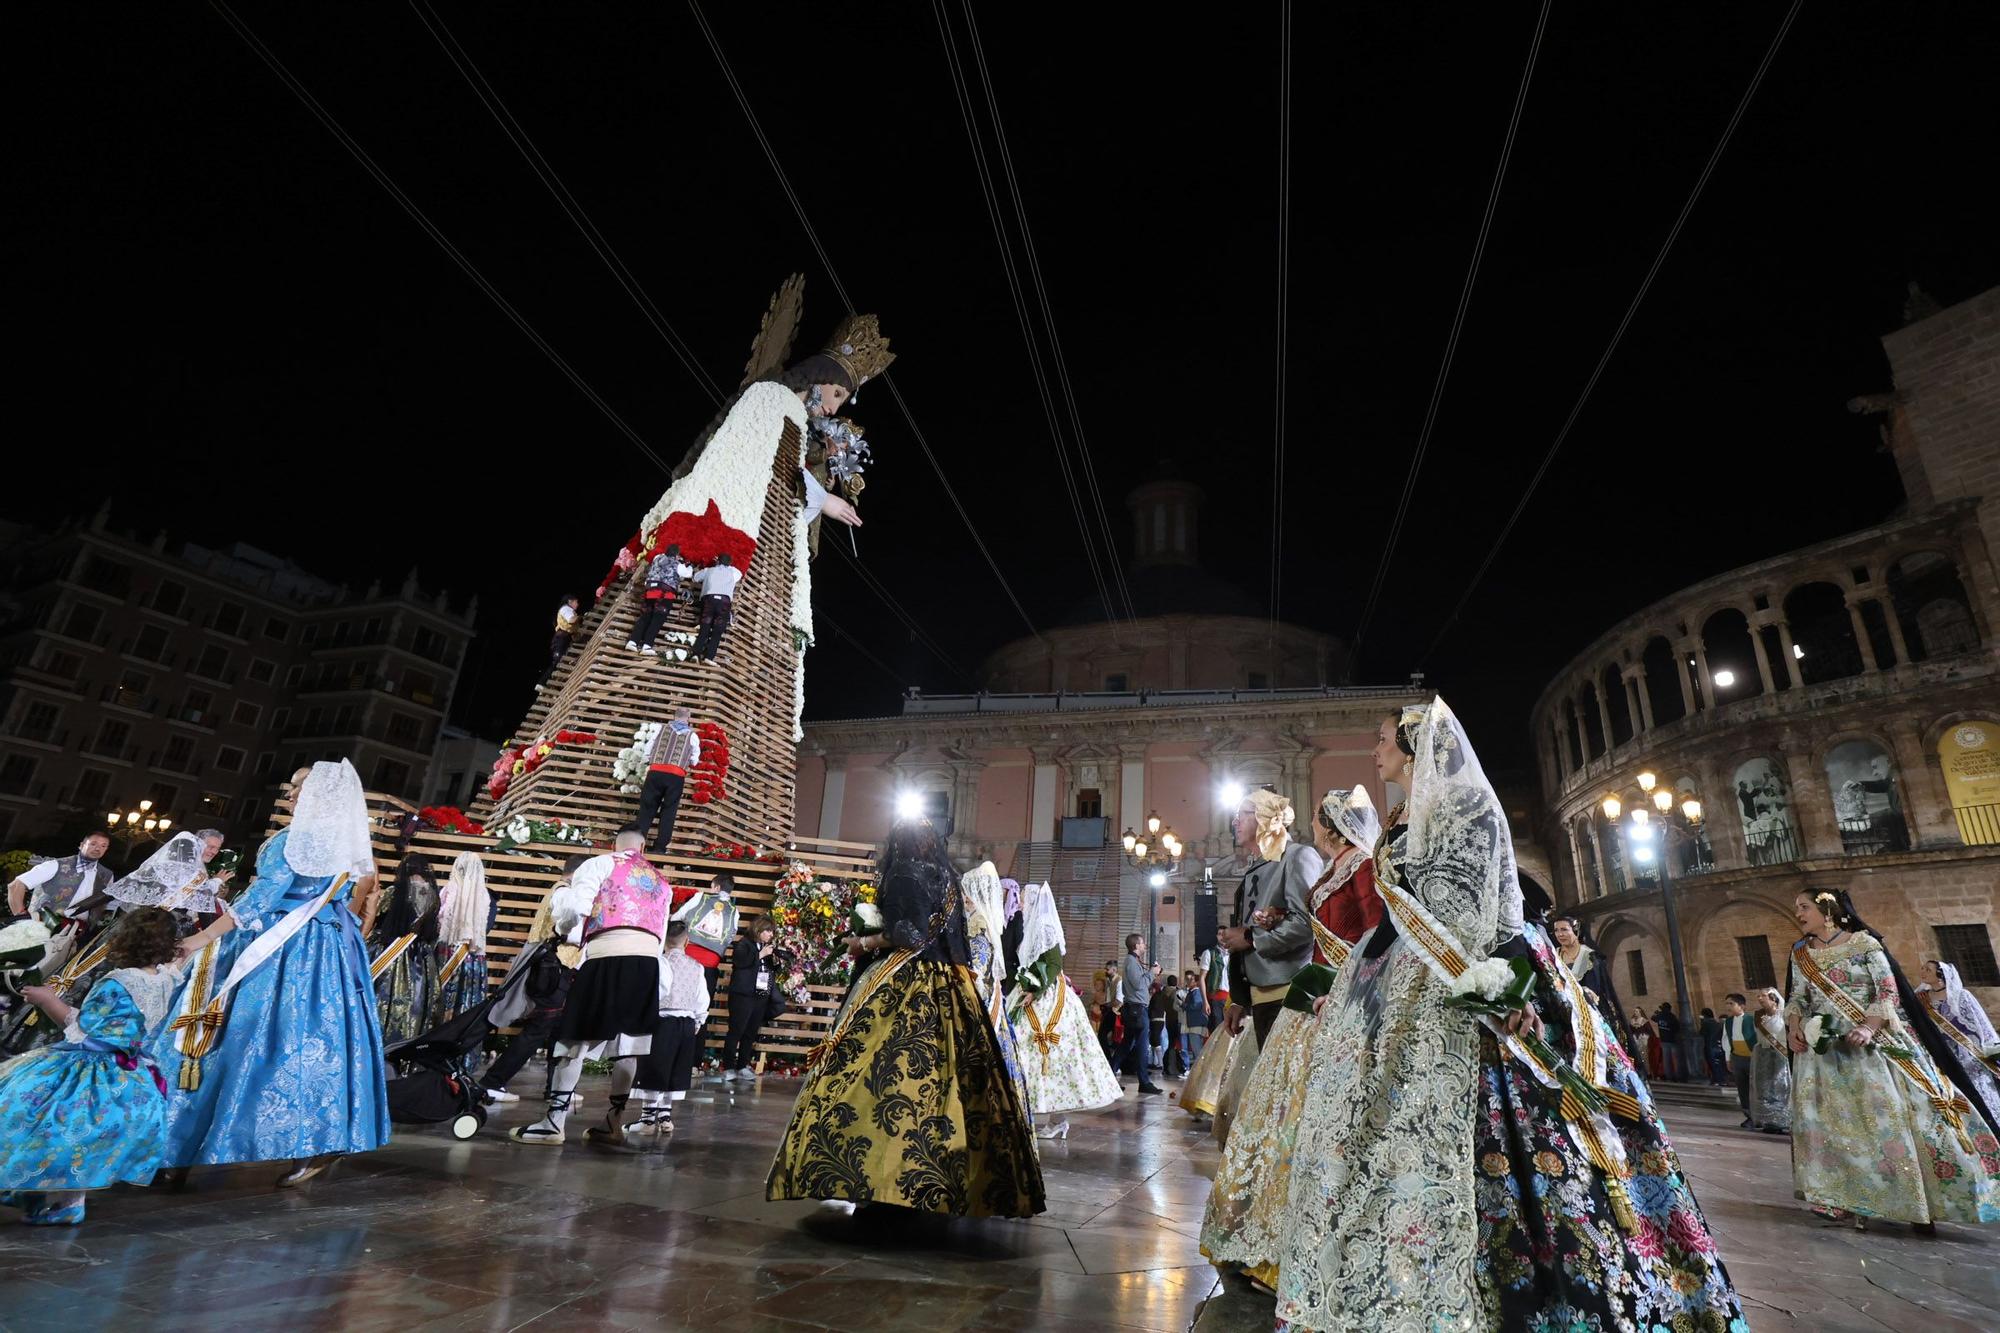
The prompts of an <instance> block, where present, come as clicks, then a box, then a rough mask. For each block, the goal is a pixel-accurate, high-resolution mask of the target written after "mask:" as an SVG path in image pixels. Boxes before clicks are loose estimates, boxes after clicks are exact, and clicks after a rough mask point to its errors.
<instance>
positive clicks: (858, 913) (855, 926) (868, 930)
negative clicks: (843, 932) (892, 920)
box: [847, 903, 884, 935]
mask: <svg viewBox="0 0 2000 1333" xmlns="http://www.w3.org/2000/svg"><path fill="white" fill-rule="evenodd" d="M883 929H884V926H883V921H882V909H881V908H880V907H877V906H876V905H875V904H874V903H856V904H854V910H853V911H851V912H849V913H848V914H847V933H848V934H850V935H880V934H881V933H882V931H883Z"/></svg>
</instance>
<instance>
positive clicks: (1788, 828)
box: [1733, 757, 1801, 866]
mask: <svg viewBox="0 0 2000 1333" xmlns="http://www.w3.org/2000/svg"><path fill="white" fill-rule="evenodd" d="M1733 796H1734V799H1735V801H1736V806H1737V812H1738V814H1739V815H1740V816H1741V818H1742V820H1743V847H1744V850H1745V851H1746V852H1748V853H1749V856H1750V864H1751V865H1753V866H1774V865H1782V864H1784V863H1785V862H1787V861H1796V860H1798V859H1799V853H1800V850H1801V849H1800V847H1799V830H1798V825H1797V824H1796V823H1795V822H1793V819H1792V784H1791V783H1790V782H1789V781H1787V780H1786V778H1785V770H1784V768H1783V767H1782V766H1781V765H1779V764H1778V762H1777V761H1776V760H1773V759H1765V758H1761V757H1760V758H1757V759H1752V760H1749V761H1748V762H1746V763H1744V764H1742V765H1741V766H1739V767H1738V768H1737V770H1736V778H1735V792H1734V793H1733Z"/></svg>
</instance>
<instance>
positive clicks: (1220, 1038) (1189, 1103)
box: [1181, 1022, 1250, 1115]
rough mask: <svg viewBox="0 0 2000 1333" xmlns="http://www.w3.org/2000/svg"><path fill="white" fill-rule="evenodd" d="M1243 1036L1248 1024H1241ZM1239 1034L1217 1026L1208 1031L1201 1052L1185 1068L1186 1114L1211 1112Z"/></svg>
mask: <svg viewBox="0 0 2000 1333" xmlns="http://www.w3.org/2000/svg"><path fill="white" fill-rule="evenodd" d="M1243 1032H1244V1036H1245V1037H1247V1036H1249V1033H1250V1025H1249V1024H1248V1023H1247V1022H1246V1023H1245V1024H1244V1025H1243ZM1240 1040H1242V1038H1239V1037H1232V1036H1230V1035H1229V1029H1228V1028H1226V1027H1218V1028H1216V1029H1215V1031H1213V1032H1211V1033H1209V1034H1208V1040H1207V1041H1205V1042H1203V1043H1202V1047H1201V1054H1200V1055H1198V1056H1196V1057H1195V1061H1194V1068H1192V1069H1190V1070H1188V1076H1187V1082H1185V1083H1183V1084H1182V1085H1181V1109H1182V1110H1183V1111H1186V1112H1187V1113H1188V1114H1189V1115H1214V1114H1215V1099H1216V1098H1217V1097H1218V1096H1220V1095H1221V1093H1222V1075H1223V1073H1224V1072H1225V1071H1227V1070H1228V1068H1229V1052H1230V1050H1231V1049H1232V1048H1234V1046H1235V1045H1236V1043H1237V1042H1238V1041H1240Z"/></svg>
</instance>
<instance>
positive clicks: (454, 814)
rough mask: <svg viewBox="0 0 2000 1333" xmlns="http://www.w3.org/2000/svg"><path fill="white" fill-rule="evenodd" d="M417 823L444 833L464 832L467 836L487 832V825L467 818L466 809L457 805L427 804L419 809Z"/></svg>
mask: <svg viewBox="0 0 2000 1333" xmlns="http://www.w3.org/2000/svg"><path fill="white" fill-rule="evenodd" d="M417 823H418V824H420V825H422V826H423V827H424V828H427V829H437V830H438V831H439V832H442V833H462V834H465V835H466V836H467V837H477V836H478V835H480V834H482V833H484V832H486V827H485V825H483V824H477V823H474V822H473V821H472V820H470V819H467V818H466V817H465V811H463V810H461V809H459V808H458V807H457V806H455V805H427V806H425V807H424V808H423V809H421V810H419V811H417Z"/></svg>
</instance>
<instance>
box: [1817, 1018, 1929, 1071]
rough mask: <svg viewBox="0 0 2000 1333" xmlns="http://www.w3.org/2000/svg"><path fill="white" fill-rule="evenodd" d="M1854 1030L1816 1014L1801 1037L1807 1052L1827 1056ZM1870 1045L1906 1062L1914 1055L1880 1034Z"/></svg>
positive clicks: (1906, 1048)
mask: <svg viewBox="0 0 2000 1333" xmlns="http://www.w3.org/2000/svg"><path fill="white" fill-rule="evenodd" d="M1852 1030H1853V1029H1852V1028H1846V1027H1842V1026H1841V1025H1840V1024H1839V1023H1838V1022H1836V1021H1835V1020H1834V1019H1833V1017H1832V1016H1831V1015H1828V1014H1814V1015H1812V1017H1810V1018H1808V1019H1806V1021H1805V1023H1804V1025H1803V1027H1802V1030H1801V1032H1800V1035H1801V1036H1802V1037H1804V1038H1805V1043H1806V1049H1807V1050H1809V1051H1811V1052H1812V1053H1813V1054H1814V1055H1825V1054H1826V1053H1827V1052H1828V1051H1830V1050H1832V1049H1833V1048H1834V1044H1835V1043H1836V1042H1838V1041H1839V1040H1840V1039H1841V1038H1843V1037H1845V1036H1846V1035H1847V1034H1848V1033H1849V1032H1851V1031H1852ZM1868 1045H1869V1046H1872V1047H1874V1048H1875V1049H1876V1050H1878V1051H1880V1052H1882V1054H1884V1055H1897V1056H1901V1057H1902V1058H1904V1059H1906V1060H1907V1059H1909V1058H1910V1056H1911V1055H1913V1054H1914V1052H1912V1051H1911V1050H1910V1048H1909V1047H1907V1046H1903V1045H1899V1044H1898V1043H1896V1042H1892V1041H1884V1040H1883V1039H1882V1034H1881V1033H1880V1032H1877V1033H1876V1034H1875V1039H1874V1040H1873V1041H1871V1042H1869V1043H1868ZM1862 1049H1864V1050H1866V1049H1867V1047H1863V1048H1862Z"/></svg>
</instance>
